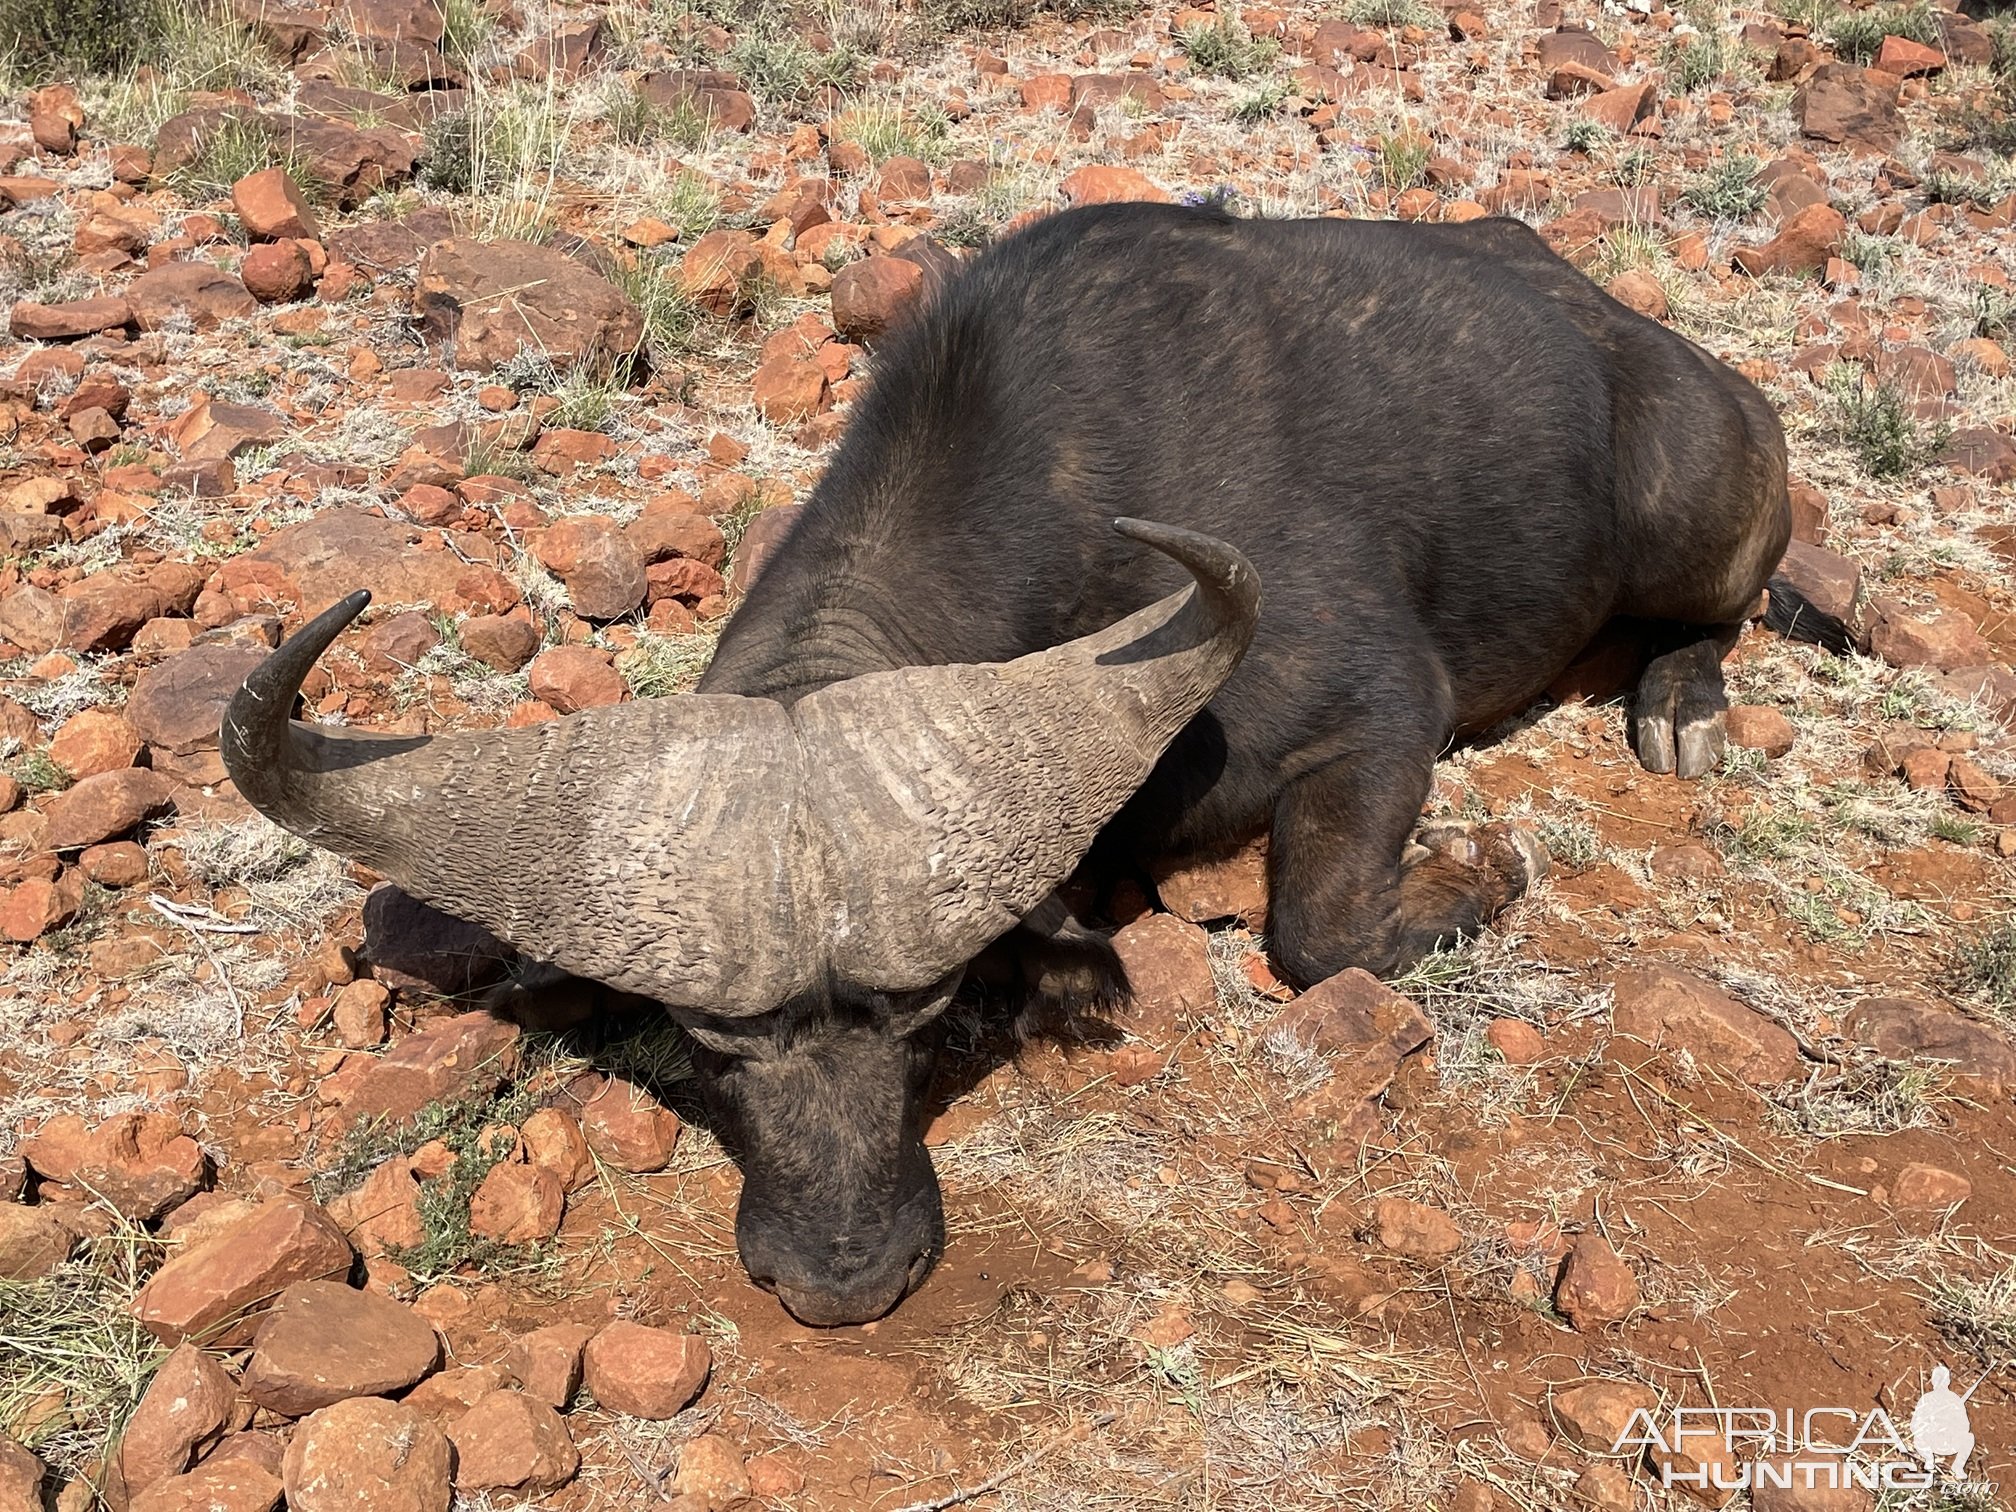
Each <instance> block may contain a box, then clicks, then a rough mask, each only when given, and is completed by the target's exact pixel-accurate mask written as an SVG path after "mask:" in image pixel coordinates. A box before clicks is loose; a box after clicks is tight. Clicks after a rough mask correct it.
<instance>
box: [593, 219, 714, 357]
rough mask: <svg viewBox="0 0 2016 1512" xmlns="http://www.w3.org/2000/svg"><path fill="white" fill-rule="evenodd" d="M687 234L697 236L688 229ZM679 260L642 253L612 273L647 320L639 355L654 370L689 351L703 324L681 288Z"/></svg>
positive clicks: (698, 312) (613, 277)
mask: <svg viewBox="0 0 2016 1512" xmlns="http://www.w3.org/2000/svg"><path fill="white" fill-rule="evenodd" d="M687 234H688V235H689V236H690V235H692V234H693V231H692V228H691V227H690V226H689V227H687ZM676 263H677V259H676V258H670V257H664V256H654V255H652V254H650V253H643V252H640V253H639V254H638V255H637V256H636V257H635V258H634V259H632V260H630V261H628V262H624V263H618V264H617V265H616V266H615V267H614V268H612V269H611V270H610V274H609V277H610V281H611V282H613V283H614V284H615V285H616V287H617V288H619V289H621V290H622V291H623V293H624V296H625V297H626V298H628V299H629V301H630V302H631V304H633V305H635V306H636V307H637V311H638V313H639V314H640V315H642V316H643V318H644V339H643V341H642V342H641V343H640V344H639V347H638V351H637V353H636V354H635V355H637V356H641V357H642V358H644V360H645V361H647V362H648V363H649V364H650V365H651V366H652V367H654V368H662V367H665V366H667V365H669V364H670V363H671V362H672V360H673V359H674V358H676V357H678V356H680V355H681V354H682V353H684V352H685V351H686V349H687V344H688V343H689V342H690V341H691V340H692V338H693V332H694V330H695V329H696V328H697V327H698V326H699V324H700V311H699V308H698V306H696V305H695V304H694V303H693V301H692V299H691V298H689V297H688V295H687V293H686V291H685V290H684V289H683V288H682V287H680V284H679V278H678V269H677V267H676Z"/></svg>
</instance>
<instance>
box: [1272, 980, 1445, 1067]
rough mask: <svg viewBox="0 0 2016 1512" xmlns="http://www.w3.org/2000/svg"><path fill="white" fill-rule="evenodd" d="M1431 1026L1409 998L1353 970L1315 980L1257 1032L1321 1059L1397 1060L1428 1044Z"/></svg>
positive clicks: (1430, 1036)
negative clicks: (1380, 1056) (1375, 1056)
mask: <svg viewBox="0 0 2016 1512" xmlns="http://www.w3.org/2000/svg"><path fill="white" fill-rule="evenodd" d="M1434 1032H1435V1030H1434V1027H1433V1025H1431V1024H1430V1023H1429V1022H1428V1020H1427V1019H1426V1018H1425V1017H1423V1016H1422V1013H1421V1010H1420V1009H1419V1008H1418V1007H1416V1006H1415V1004H1414V1003H1413V1001H1412V1000H1411V999H1409V998H1406V997H1402V996H1401V995H1400V994H1399V993H1397V992H1395V991H1393V989H1392V988H1390V987H1388V986H1387V985H1386V984H1385V983H1384V982H1381V981H1380V980H1379V979H1378V978H1377V977H1375V976H1373V975H1372V974H1371V973H1370V972H1369V971H1360V970H1358V969H1357V968H1356V967H1353V968H1352V969H1350V970H1348V971H1341V972H1339V973H1338V974H1337V975H1336V976H1333V977H1330V978H1328V979H1326V980H1324V981H1321V982H1318V983H1317V984H1316V985H1315V986H1314V987H1311V988H1310V989H1309V990H1308V991H1307V992H1305V993H1303V994H1302V995H1301V996H1300V997H1298V998H1296V999H1295V1000H1294V1001H1293V1002H1291V1003H1289V1004H1288V1005H1287V1006H1286V1007H1284V1008H1283V1009H1282V1010H1281V1011H1280V1013H1278V1014H1276V1015H1275V1017H1274V1018H1273V1019H1272V1020H1271V1021H1270V1022H1269V1023H1268V1024H1267V1025H1266V1027H1265V1028H1263V1029H1262V1030H1261V1034H1262V1036H1263V1038H1265V1039H1267V1040H1270V1041H1274V1040H1281V1041H1293V1042H1294V1043H1295V1044H1297V1045H1300V1046H1301V1047H1302V1048H1303V1049H1304V1050H1306V1051H1311V1052H1314V1053H1316V1054H1319V1055H1335V1054H1338V1053H1340V1052H1350V1053H1351V1054H1352V1055H1353V1057H1354V1058H1356V1057H1360V1056H1365V1055H1367V1054H1369V1053H1372V1052H1375V1051H1376V1052H1379V1053H1381V1054H1390V1055H1392V1056H1393V1057H1394V1058H1395V1060H1397V1059H1398V1058H1399V1057H1400V1056H1404V1055H1408V1054H1411V1053H1412V1052H1413V1051H1415V1050H1418V1049H1419V1048H1420V1047H1421V1046H1423V1045H1425V1044H1427V1043H1428V1041H1429V1039H1430V1038H1432V1037H1433V1035H1434Z"/></svg>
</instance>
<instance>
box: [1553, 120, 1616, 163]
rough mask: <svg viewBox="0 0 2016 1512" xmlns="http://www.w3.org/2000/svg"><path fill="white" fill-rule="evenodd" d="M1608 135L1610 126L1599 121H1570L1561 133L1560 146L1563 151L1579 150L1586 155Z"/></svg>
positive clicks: (1606, 138) (1601, 143)
mask: <svg viewBox="0 0 2016 1512" xmlns="http://www.w3.org/2000/svg"><path fill="white" fill-rule="evenodd" d="M1609 137H1610V128H1609V127H1607V126H1605V125H1604V124H1603V123H1602V122H1601V121H1570V122H1569V123H1568V130H1567V131H1566V132H1565V133H1564V134H1563V135H1562V138H1561V147H1562V150H1563V151H1565V152H1579V153H1582V154H1583V155H1584V156H1587V155H1588V154H1589V153H1592V152H1594V151H1595V150H1596V149H1597V148H1598V147H1601V146H1602V145H1603V143H1604V142H1606V141H1607V140H1609Z"/></svg>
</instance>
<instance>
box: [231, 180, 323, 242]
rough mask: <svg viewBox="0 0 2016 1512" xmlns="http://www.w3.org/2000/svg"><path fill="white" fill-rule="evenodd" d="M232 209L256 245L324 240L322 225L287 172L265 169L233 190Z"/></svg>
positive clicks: (235, 185) (239, 182) (234, 186)
mask: <svg viewBox="0 0 2016 1512" xmlns="http://www.w3.org/2000/svg"><path fill="white" fill-rule="evenodd" d="M231 206H232V208H233V209H234V210H236V211H237V212H238V219H239V220H240V221H242V222H243V223H244V226H245V230H246V233H247V234H248V235H249V236H251V237H252V239H253V240H255V241H280V240H283V239H288V240H297V239H302V240H307V241H320V240H321V239H322V227H321V223H320V222H319V221H318V220H317V219H316V218H315V212H314V210H313V209H311V208H310V206H309V204H308V199H307V196H306V195H304V194H302V192H301V189H300V186H299V185H297V184H296V183H295V182H294V180H293V179H291V178H290V177H288V175H287V170H286V169H285V168H263V169H261V170H260V171H259V172H257V173H250V174H247V175H246V176H245V177H244V178H241V179H240V180H238V182H237V183H235V184H233V185H232V186H231Z"/></svg>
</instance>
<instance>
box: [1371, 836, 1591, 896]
mask: <svg viewBox="0 0 2016 1512" xmlns="http://www.w3.org/2000/svg"><path fill="white" fill-rule="evenodd" d="M1430 856H1442V857H1445V858H1446V859H1448V860H1450V861H1454V862H1457V863H1459V864H1460V865H1463V866H1468V867H1474V868H1476V869H1478V870H1480V871H1489V872H1493V873H1496V874H1497V876H1498V878H1499V880H1500V881H1501V882H1502V883H1503V885H1504V893H1503V894H1501V896H1503V901H1504V902H1507V903H1509V902H1511V901H1512V899H1514V898H1518V897H1522V896H1524V895H1525V893H1526V892H1527V891H1528V889H1530V888H1531V887H1532V886H1533V885H1534V884H1535V883H1537V882H1539V881H1540V879H1541V878H1543V877H1545V876H1546V875H1547V872H1548V870H1549V869H1550V867H1551V866H1552V865H1553V859H1552V858H1551V857H1550V856H1549V855H1548V854H1547V847H1546V846H1545V845H1543V844H1542V843H1541V841H1540V837H1539V836H1538V835H1536V834H1535V833H1533V831H1532V830H1530V829H1528V828H1527V827H1526V826H1524V825H1521V824H1485V825H1469V824H1436V825H1430V826H1428V827H1426V828H1424V829H1422V830H1420V831H1419V832H1418V833H1417V834H1416V835H1415V837H1414V843H1413V844H1412V845H1410V846H1409V847H1408V848H1407V854H1406V855H1405V856H1403V857H1402V858H1401V864H1402V865H1403V866H1412V865H1414V864H1415V863H1417V862H1420V861H1424V860H1426V859H1427V858H1428V857H1430ZM1501 906H1502V905H1501Z"/></svg>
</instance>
